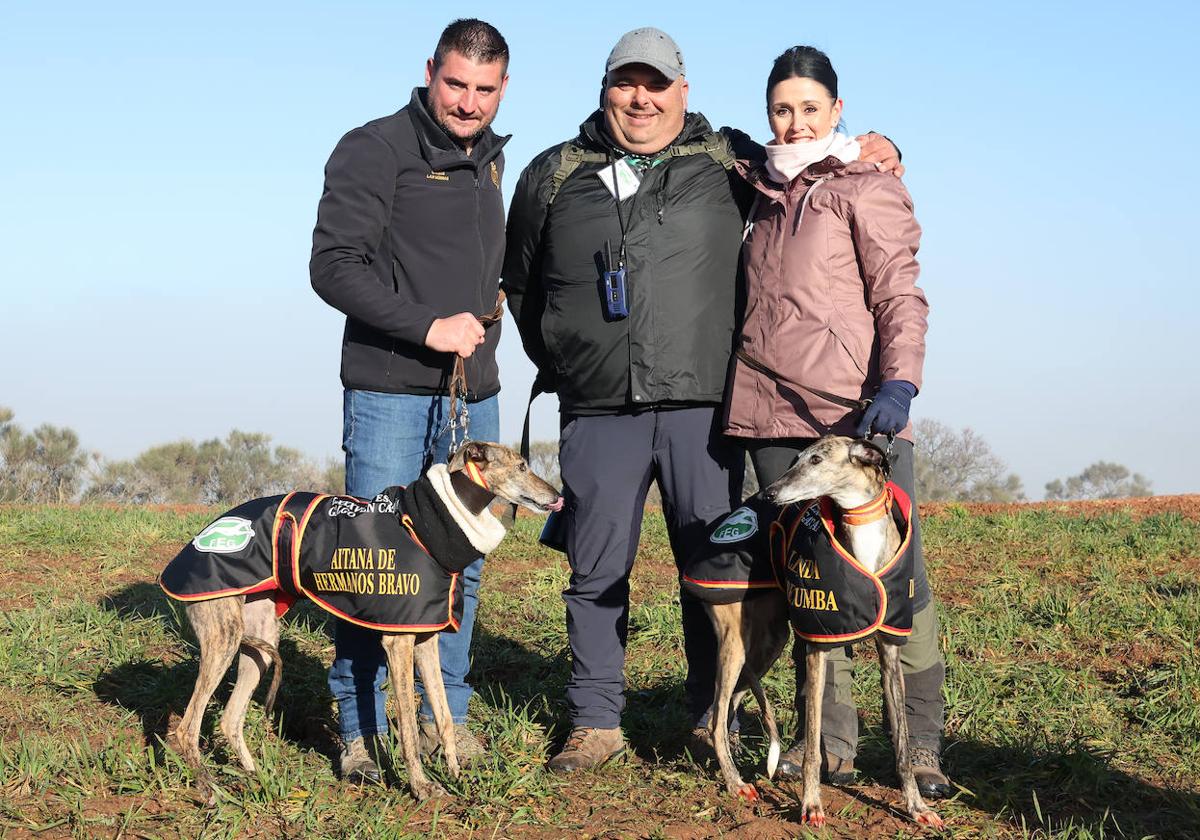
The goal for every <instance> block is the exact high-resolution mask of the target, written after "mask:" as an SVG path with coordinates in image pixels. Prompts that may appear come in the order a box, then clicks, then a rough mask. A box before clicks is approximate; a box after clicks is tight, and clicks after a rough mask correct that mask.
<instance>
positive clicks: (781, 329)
mask: <svg viewBox="0 0 1200 840" xmlns="http://www.w3.org/2000/svg"><path fill="white" fill-rule="evenodd" d="M739 170H740V171H741V172H742V174H743V176H744V177H746V179H747V180H748V181H749V182H750V183H751V184H753V185H754V186H755V187H756V188H757V189H758V191H759V193H760V195H759V197H758V200H757V202H756V204H755V209H754V212H753V214H752V217H751V218H752V221H753V227H752V229H751V231H750V233H749V235H748V236H747V238H746V241H745V245H744V246H743V249H742V262H743V265H744V267H745V269H746V285H747V300H746V315H745V319H744V323H743V326H742V331H741V337H740V339H739V341H740V346H741V347H743V348H744V349H745V350H746V351H747V352H748V353H749V354H750V355H751V356H752V357H754V358H755V359H757V360H759V361H761V362H762V363H764V364H765V365H766V366H767V367H769V368H771V369H772V370H774V371H776V372H778V373H780V374H782V375H783V376H785V377H787V378H788V379H791V380H792V381H794V382H799V383H801V384H803V385H807V386H809V387H812V388H817V389H820V390H823V391H829V392H832V393H834V394H838V395H840V396H843V397H847V398H850V399H861V398H864V397H868V398H869V397H872V396H874V394H875V390H876V388H878V387H879V383H880V382H883V381H884V380H888V379H905V380H908V381H909V382H911V383H913V384H914V385H916V386H917V388H920V387H921V367H922V365H923V363H924V360H925V326H926V315H927V313H928V311H929V304H928V303H926V301H925V294H924V293H923V292H922V291H921V290H920V288H918V287H917V275H918V273H919V271H920V269H919V266H918V265H917V260H916V253H917V247H918V246H919V244H920V240H921V228H920V226H919V225H918V224H917V221H916V219H915V218H914V217H913V208H912V199H911V198H910V197H909V195H908V191H907V190H906V189H905V188H904V185H903V184H902V183H901V182H900V180H899V179H898V178H895V177H894V176H892V175H890V174H885V173H881V172H878V171H877V170H876V169H875V166H874V165H873V164H868V163H860V162H857V161H855V162H853V163H849V164H843V163H841V162H840V161H838V160H837V159H836V158H826V159H825V160H824V161H822V162H820V163H815V164H813V165H812V166H810V167H808V168H807V169H805V170H804V171H803V172H802V173H801V174H800V175H799V176H797V177H796V178H795V179H794V180H793V181H792V183H791V184H789V185H788V186H787V187H786V188H783V189H781V188H780V187H778V186H777V185H775V184H774V183H773V182H771V181H769V180H767V179H766V178H765V172H764V170H762V169H761V168H756V169H749V168H748V167H745V166H742V165H740V164H739ZM730 380H731V381H730V384H729V387H727V388H726V400H725V403H726V404H725V431H726V432H727V433H728V434H731V435H735V436H738V437H749V438H784V437H817V436H819V435H823V434H829V433H832V434H853V432H854V426H855V424H856V423H857V422H858V420H859V419H861V415H860V413H859V412H857V411H855V410H852V409H847V408H843V407H842V406H839V405H836V404H834V403H831V402H828V401H826V400H823V399H821V398H819V397H816V396H814V395H812V394H809V393H807V392H801V393H797V392H796V391H794V390H792V389H791V388H789V387H787V386H786V385H781V384H779V383H777V382H775V381H774V380H772V379H771V378H770V377H768V376H766V375H764V374H762V373H759V372H757V371H755V370H752V369H751V368H749V367H747V366H746V365H745V363H743V362H741V361H739V360H737V358H736V357H734V362H733V366H732V369H731V371H730ZM900 436H901V437H903V438H907V439H909V440H911V439H912V425H911V424H909V426H908V427H906V428H905V429H904V431H903V432H901V434H900Z"/></svg>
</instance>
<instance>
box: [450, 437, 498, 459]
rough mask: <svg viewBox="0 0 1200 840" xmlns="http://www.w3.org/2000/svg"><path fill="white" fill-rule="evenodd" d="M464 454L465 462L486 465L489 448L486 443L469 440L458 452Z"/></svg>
mask: <svg viewBox="0 0 1200 840" xmlns="http://www.w3.org/2000/svg"><path fill="white" fill-rule="evenodd" d="M458 451H459V452H461V453H462V456H463V460H465V461H474V462H475V463H476V464H486V463H487V462H488V461H489V460H491V459H490V458H488V448H487V444H486V443H481V442H479V441H477V440H469V441H467V442H466V443H464V444H463V447H462V449H460V450H458Z"/></svg>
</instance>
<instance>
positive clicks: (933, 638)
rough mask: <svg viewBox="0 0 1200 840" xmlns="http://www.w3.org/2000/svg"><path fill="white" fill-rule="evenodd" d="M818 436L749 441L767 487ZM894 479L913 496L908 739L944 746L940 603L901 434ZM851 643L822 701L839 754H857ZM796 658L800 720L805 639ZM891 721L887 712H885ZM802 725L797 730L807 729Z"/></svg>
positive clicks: (833, 657) (830, 740)
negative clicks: (932, 585)
mask: <svg viewBox="0 0 1200 840" xmlns="http://www.w3.org/2000/svg"><path fill="white" fill-rule="evenodd" d="M814 440H815V438H813V439H802V438H788V439H785V440H767V441H754V442H750V443H748V449H749V450H750V462H751V463H752V464H753V465H754V473H755V475H756V476H758V483H759V485H760V486H762V487H766V486H767V485H768V484H770V483H771V482H773V481H775V480H776V479H777V478H779V477H780V476H781V475H783V474H784V473H785V472H786V471H787V468H788V467H789V466H791V464H792V462H793V461H794V460H795V459H796V455H797V454H798V453H799V452H800V451H801V450H802V449H804V448H805V447H807V446H808V445H809V444H811V443H813V441H814ZM875 443H877V444H879V445H880V446H881V447H884V448H886V447H887V439H886V438H883V437H880V436H878V435H877V436H876V437H875ZM891 463H892V481H893V482H895V483H896V484H897V485H899V486H900V489H901V490H903V491H904V492H905V493H907V494H908V496H909V498H910V499H912V502H913V512H912V525H913V563H914V568H913V572H914V575H913V577H914V578H915V586H914V589H915V597H914V602H913V609H914V614H913V632H912V635H911V636H909V638H908V642H907V643H906V644H905V645H904V646H903V647H902V648H900V667H901V670H902V671H903V672H904V689H905V711H906V717H907V718H908V732H909V743H910V744H912V745H913V746H916V747H929V748H930V749H933V750H934V751H936V752H940V751H941V741H942V730H943V729H944V728H945V713H944V707H943V701H942V683H944V682H945V680H946V666H945V664H944V663H943V661H942V654H941V651H940V650H939V648H938V621H937V608H936V605H935V604H934V602H933V594H932V592H931V591H930V589H929V580H928V578H927V577H926V574H925V558H924V556H923V554H922V552H921V531H920V523H919V521H918V517H917V499H916V496H915V494H914V492H913V491H914V487H913V485H914V481H913V446H912V444H911V443H909V442H908V441H906V440H899V439H897V440H896V442H895V443H894V444H893V446H892V456H891ZM851 651H852V648H851V646H849V645H847V646H846V647H843V648H835V649H834V650H832V651H830V654H829V661H828V667H827V668H826V669H825V692H824V696H823V698H822V700H823V702H822V704H821V743H822V745H823V746H824V748H825V751H826V752H828V753H830V754H832V755H836V756H838V757H839V758H847V759H853V758H854V756H855V754H856V753H857V752H858V712H857V710H856V709H855V708H854V701H853V699H852V698H851V696H850V685H851V683H852V681H853V671H852V663H851V659H850V656H851ZM792 661H793V662H795V663H796V695H795V706H796V712H797V713H798V714H799V720H801V721H803V720H804V679H805V673H806V669H805V664H804V645H802V644H794V645H793V646H792ZM884 721H885V722H886V721H887V715H886V714H885V715H884ZM803 731H804V730H803V727H802V726H801V727H800V729H799V730H798V733H801V734H802V733H803Z"/></svg>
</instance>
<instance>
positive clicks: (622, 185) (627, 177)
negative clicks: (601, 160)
mask: <svg viewBox="0 0 1200 840" xmlns="http://www.w3.org/2000/svg"><path fill="white" fill-rule="evenodd" d="M614 171H615V172H616V177H615V180H614V177H613V172H614ZM596 175H597V176H598V177H599V178H600V180H601V182H603V184H604V186H605V187H607V188H608V192H609V195H611V196H612V197H613V198H616V197H617V195H618V194H619V195H620V196H621V201H625V199H627V198H632V197H633V196H634V195H636V194H637V191H638V187H640V186H641V185H642V179H641V178H639V177H638V174H637V173H636V172H634V171H633V167H631V166H630V165H629V164H628V163H627V162H626V161H625V159H624V158H621V159H620V160H618V161H617V162H616V163H613V164H609V165H607V166H604V167H603V168H602V169H601V170H600V171H599V172H597V173H596Z"/></svg>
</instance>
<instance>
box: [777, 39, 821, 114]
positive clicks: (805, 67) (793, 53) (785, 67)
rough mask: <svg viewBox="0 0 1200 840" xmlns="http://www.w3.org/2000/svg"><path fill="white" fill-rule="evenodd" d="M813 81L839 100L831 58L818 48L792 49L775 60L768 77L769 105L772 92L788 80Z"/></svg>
mask: <svg viewBox="0 0 1200 840" xmlns="http://www.w3.org/2000/svg"><path fill="white" fill-rule="evenodd" d="M794 78H800V79H812V80H813V81H817V82H820V83H821V84H822V85H824V86H825V89H826V90H827V91H829V96H830V97H831V98H832V99H837V98H838V82H837V73H835V72H834V70H833V65H832V64H831V63H830V62H829V56H827V55H825V53H823V52H821V51H820V50H819V49H817V48H816V47H792V48H791V49H788V50H786V51H785V52H784V53H783V55H781V56H779V58H777V59H775V65H774V66H773V67H772V68H771V75H770V76H767V105H768V106H770V104H771V91H772V90H774V89H775V85H777V84H779V83H780V82H782V81H784V80H786V79H794Z"/></svg>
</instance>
